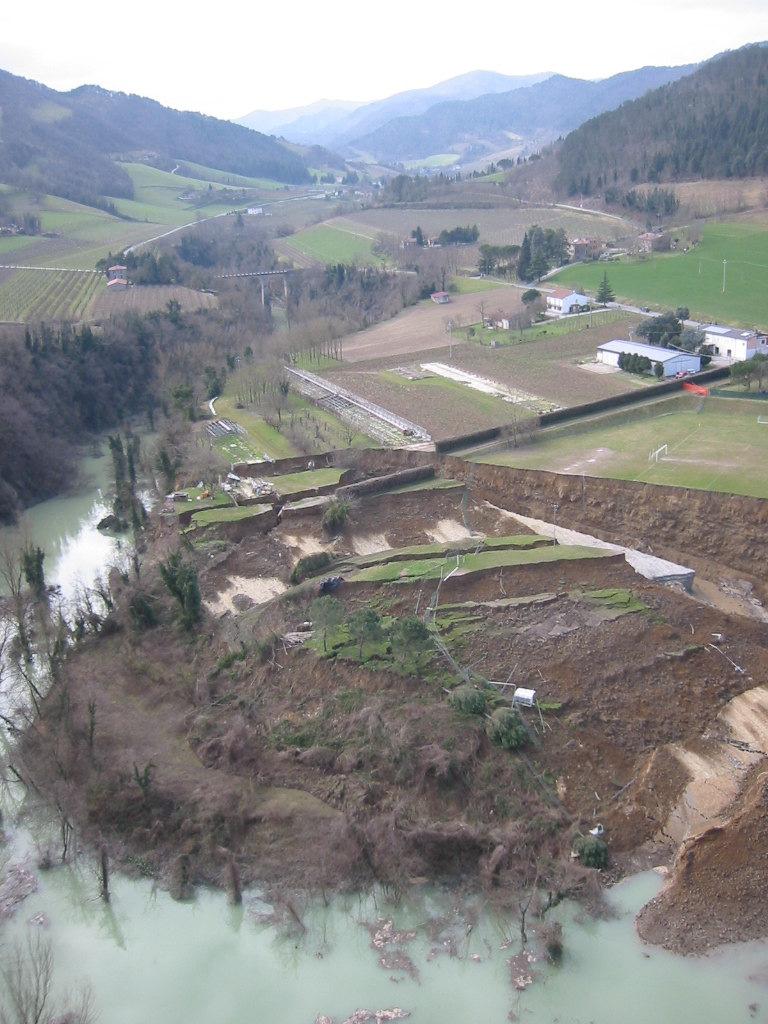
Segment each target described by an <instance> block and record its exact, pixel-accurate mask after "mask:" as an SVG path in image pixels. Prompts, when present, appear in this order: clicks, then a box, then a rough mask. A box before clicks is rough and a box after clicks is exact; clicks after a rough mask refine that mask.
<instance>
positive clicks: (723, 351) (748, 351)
mask: <svg viewBox="0 0 768 1024" xmlns="http://www.w3.org/2000/svg"><path fill="white" fill-rule="evenodd" d="M704 342H705V344H707V345H710V346H711V347H712V352H713V353H714V355H716V356H722V357H723V358H724V359H729V360H730V361H731V362H732V363H737V362H741V361H742V360H743V359H751V358H752V357H753V356H756V355H757V354H758V352H759V353H761V354H762V355H768V337H766V335H765V334H761V332H760V331H742V330H739V329H738V328H736V327H723V326H722V324H710V325H709V327H705V328H704Z"/></svg>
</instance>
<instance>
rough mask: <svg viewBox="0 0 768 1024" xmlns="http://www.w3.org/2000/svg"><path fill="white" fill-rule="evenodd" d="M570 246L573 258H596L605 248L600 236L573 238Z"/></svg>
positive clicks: (579, 259) (581, 259)
mask: <svg viewBox="0 0 768 1024" xmlns="http://www.w3.org/2000/svg"><path fill="white" fill-rule="evenodd" d="M571 248H572V249H573V258H574V260H578V261H583V260H596V259H598V257H599V256H600V255H601V253H602V252H603V249H605V242H603V241H602V239H600V238H574V240H573V241H572V242H571Z"/></svg>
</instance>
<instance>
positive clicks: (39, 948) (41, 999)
mask: <svg viewBox="0 0 768 1024" xmlns="http://www.w3.org/2000/svg"><path fill="white" fill-rule="evenodd" d="M0 980H2V983H3V988H4V990H5V1004H6V1005H4V1006H2V1007H0V1024H54V1021H61V1020H66V1021H67V1024H91V1022H92V1021H93V999H92V996H91V991H90V989H89V988H88V987H85V988H83V989H81V990H80V992H79V993H77V994H76V995H75V997H74V998H73V999H72V1000H67V1002H69V1003H70V1004H71V1005H70V1006H67V1007H66V1008H65V1009H64V1010H63V1011H62V1009H61V1008H58V1007H56V1006H55V1005H54V1004H53V999H52V989H53V948H52V946H51V943H50V940H49V939H47V938H46V937H45V936H43V935H42V934H41V933H40V932H37V933H35V934H34V935H30V936H28V938H27V941H26V942H25V943H24V944H20V945H16V946H14V947H13V948H12V949H11V950H10V952H9V953H8V954H7V955H5V956H4V957H3V961H2V964H0Z"/></svg>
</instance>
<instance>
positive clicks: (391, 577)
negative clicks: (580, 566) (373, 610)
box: [349, 544, 612, 583]
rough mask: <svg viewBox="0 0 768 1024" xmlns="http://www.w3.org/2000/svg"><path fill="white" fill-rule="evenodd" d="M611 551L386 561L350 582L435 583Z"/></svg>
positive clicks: (560, 548) (559, 548)
mask: <svg viewBox="0 0 768 1024" xmlns="http://www.w3.org/2000/svg"><path fill="white" fill-rule="evenodd" d="M610 554H612V552H610V551H606V550H605V549H603V548H589V547H582V546H580V545H576V544H573V545H571V544H558V545H555V546H552V547H535V548H528V549H523V550H492V551H480V552H479V553H478V554H468V555H458V556H449V557H448V558H422V559H417V560H414V561H410V562H407V561H406V562H386V563H385V564H384V565H375V566H372V567H371V568H370V569H361V570H360V571H359V572H356V573H355V574H354V575H353V576H350V577H349V581H350V582H351V583H410V582H412V581H414V580H436V579H440V577H441V575H446V574H447V573H448V572H450V571H451V570H452V569H456V568H458V571H459V573H460V574H461V575H466V574H469V573H473V572H480V571H482V570H483V569H497V568H502V567H505V566H518V565H535V564H540V563H542V562H563V561H570V560H572V559H577V558H605V557H606V555H610Z"/></svg>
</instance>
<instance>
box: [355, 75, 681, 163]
mask: <svg viewBox="0 0 768 1024" xmlns="http://www.w3.org/2000/svg"><path fill="white" fill-rule="evenodd" d="M693 70H695V65H685V66H683V67H676V68H667V67H645V68H639V69H638V70H636V71H626V72H623V73H622V74H619V75H614V76H613V77H611V78H606V79H603V80H602V81H599V82H590V81H584V80H582V79H577V78H566V77H565V76H563V75H551V76H550V77H548V78H546V80H544V81H539V82H537V83H535V84H533V85H527V87H520V86H518V87H516V88H514V89H512V90H510V91H505V92H495V93H489V94H486V95H482V96H478V97H476V98H474V99H469V100H458V101H456V100H454V101H451V102H445V103H438V104H436V105H433V106H431V107H430V108H429V109H428V110H427V111H426V112H424V113H421V114H418V115H416V116H410V117H398V118H395V119H394V120H390V121H388V122H387V123H386V124H384V125H382V126H380V127H378V128H377V129H375V130H374V131H372V132H369V133H367V134H361V135H358V136H356V137H355V138H353V139H351V140H350V142H349V144H348V149H351V150H356V151H358V152H361V153H365V154H367V155H369V156H372V157H374V158H375V159H376V160H379V161H382V162H386V163H398V162H401V161H406V160H417V159H421V158H424V157H427V156H430V155H432V154H436V153H447V152H457V151H463V152H465V153H466V154H467V155H468V156H477V155H478V154H482V153H483V152H486V153H491V152H494V151H497V150H500V149H505V148H509V147H510V145H511V141H512V139H511V136H517V137H519V138H521V139H522V140H523V141H526V140H527V141H529V142H533V143H535V144H542V143H545V142H551V141H552V140H553V139H556V138H557V137H558V136H559V135H562V134H564V133H566V132H569V131H571V130H572V129H573V128H575V127H577V126H578V125H580V124H582V123H583V122H584V121H586V120H588V119H589V118H591V117H594V116H595V115H596V114H599V113H601V112H602V111H604V110H610V109H612V108H614V107H617V106H619V105H620V104H621V103H624V102H625V101H626V100H628V99H634V98H635V97H637V96H641V95H642V94H643V93H645V92H647V91H648V90H649V89H654V88H656V87H657V86H659V85H663V84H665V83H667V82H673V81H676V80H677V79H679V78H681V77H683V76H685V75H688V74H690V73H691V72H692V71H693ZM521 84H522V83H521Z"/></svg>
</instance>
